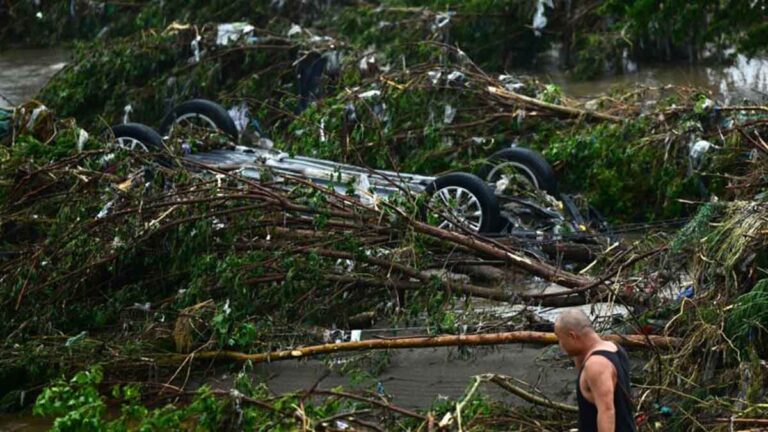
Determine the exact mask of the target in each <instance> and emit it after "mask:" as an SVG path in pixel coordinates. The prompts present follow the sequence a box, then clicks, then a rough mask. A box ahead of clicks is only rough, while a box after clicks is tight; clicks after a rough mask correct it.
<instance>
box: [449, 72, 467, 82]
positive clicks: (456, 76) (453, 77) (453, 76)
mask: <svg viewBox="0 0 768 432" xmlns="http://www.w3.org/2000/svg"><path fill="white" fill-rule="evenodd" d="M446 79H447V80H448V82H459V83H463V82H464V81H466V79H467V76H466V75H464V73H463V72H459V71H453V72H451V73H449V74H448V76H447V77H446Z"/></svg>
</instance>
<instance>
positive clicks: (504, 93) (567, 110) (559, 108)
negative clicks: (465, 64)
mask: <svg viewBox="0 0 768 432" xmlns="http://www.w3.org/2000/svg"><path fill="white" fill-rule="evenodd" d="M488 92H490V93H491V94H493V95H496V96H501V97H503V98H505V99H513V100H516V101H517V102H520V103H522V104H525V105H532V106H535V107H539V108H543V109H546V110H549V111H555V112H559V113H563V114H568V115H570V116H574V117H581V116H584V117H593V118H596V119H598V120H605V121H609V122H614V123H620V122H621V121H622V119H621V117H616V116H612V115H610V114H603V113H599V112H595V111H589V110H583V109H579V108H572V107H567V106H563V105H556V104H551V103H549V102H544V101H540V100H538V99H534V98H532V97H528V96H524V95H521V94H519V93H515V92H511V91H509V90H506V89H503V88H500V87H494V86H488Z"/></svg>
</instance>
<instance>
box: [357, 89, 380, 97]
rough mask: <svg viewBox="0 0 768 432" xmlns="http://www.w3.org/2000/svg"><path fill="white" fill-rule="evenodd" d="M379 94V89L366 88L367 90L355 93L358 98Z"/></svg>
mask: <svg viewBox="0 0 768 432" xmlns="http://www.w3.org/2000/svg"><path fill="white" fill-rule="evenodd" d="M377 96H381V90H368V91H367V92H363V93H360V94H359V95H357V97H359V98H360V99H370V98H372V97H377Z"/></svg>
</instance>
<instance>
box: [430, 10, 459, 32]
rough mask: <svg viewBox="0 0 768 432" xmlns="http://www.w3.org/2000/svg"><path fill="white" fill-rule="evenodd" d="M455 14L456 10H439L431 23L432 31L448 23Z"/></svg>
mask: <svg viewBox="0 0 768 432" xmlns="http://www.w3.org/2000/svg"><path fill="white" fill-rule="evenodd" d="M455 14H456V12H453V11H448V12H439V13H438V14H437V15H435V22H434V23H433V24H432V31H435V30H438V29H441V28H443V27H445V26H446V25H448V23H450V22H451V17H452V16H453V15H455Z"/></svg>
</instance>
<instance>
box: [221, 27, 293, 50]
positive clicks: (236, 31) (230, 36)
mask: <svg viewBox="0 0 768 432" xmlns="http://www.w3.org/2000/svg"><path fill="white" fill-rule="evenodd" d="M255 29H256V28H255V27H254V26H252V25H250V24H248V23H246V22H234V23H226V24H219V25H218V27H216V45H219V46H226V45H229V44H230V43H232V42H235V41H237V40H239V39H240V38H242V37H243V36H246V35H249V34H250V33H252V32H253V31H254V30H255ZM289 36H290V35H289Z"/></svg>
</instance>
